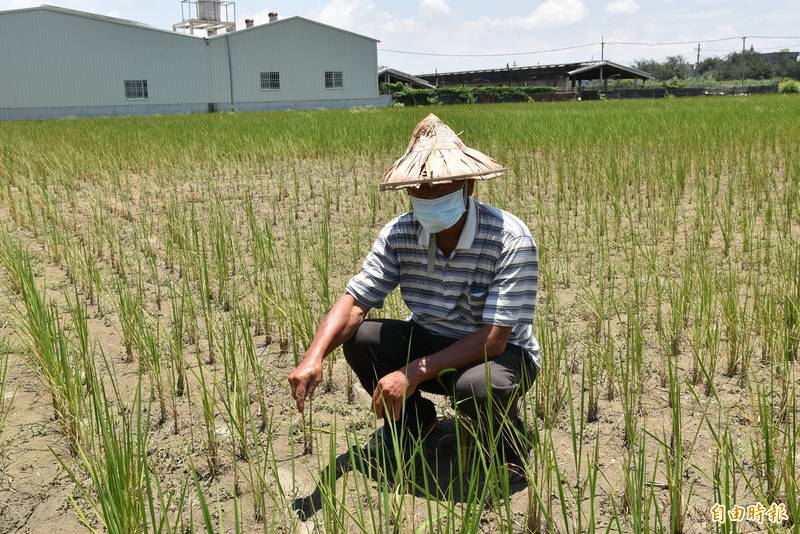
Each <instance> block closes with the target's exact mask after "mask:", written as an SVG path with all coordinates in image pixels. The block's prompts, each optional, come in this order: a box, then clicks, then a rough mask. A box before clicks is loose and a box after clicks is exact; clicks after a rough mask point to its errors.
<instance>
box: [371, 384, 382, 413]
mask: <svg viewBox="0 0 800 534" xmlns="http://www.w3.org/2000/svg"><path fill="white" fill-rule="evenodd" d="M372 410H373V411H374V412H375V417H377V418H378V419H380V418H382V417H383V395H381V388H380V386H377V387H376V388H375V391H374V392H373V393H372Z"/></svg>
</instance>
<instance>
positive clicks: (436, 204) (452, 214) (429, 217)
mask: <svg viewBox="0 0 800 534" xmlns="http://www.w3.org/2000/svg"><path fill="white" fill-rule="evenodd" d="M409 198H411V206H412V208H413V209H414V218H415V219H417V220H418V221H419V223H420V224H421V225H422V227H423V228H425V230H427V231H428V233H429V234H435V233H437V232H441V231H442V230H446V229H448V228H450V227H451V226H453V225H454V224H456V223H457V222H458V220H459V219H460V218H461V216H462V215H463V214H464V211H465V210H466V207H465V202H466V188H462V189H459V190H458V191H453V192H452V193H450V194H449V195H445V196H443V197H439V198H431V199H424V198H416V197H413V196H411V195H409Z"/></svg>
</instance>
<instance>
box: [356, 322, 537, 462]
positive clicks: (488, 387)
mask: <svg viewBox="0 0 800 534" xmlns="http://www.w3.org/2000/svg"><path fill="white" fill-rule="evenodd" d="M456 341H457V340H456V339H453V338H449V337H445V336H440V335H436V334H433V333H431V332H429V331H427V330H425V329H424V328H423V327H421V326H420V325H417V324H414V323H412V322H410V321H399V320H395V319H373V320H366V321H364V322H363V323H361V325H360V326H359V328H358V331H356V333H355V335H353V337H352V338H350V339H349V340H348V341H347V342H346V343H345V344H344V346H343V349H344V356H345V359H346V360H347V363H348V364H350V367H351V368H352V369H353V372H355V374H356V376H358V380H359V381H360V382H361V385H362V386H364V389H366V390H367V392H368V393H369V394H370V395H371V394H372V392H373V391H374V390H375V387H376V386H377V384H378V380H380V378H382V377H383V376H385V375H387V374H389V373H391V372H393V371H396V370H398V369H400V368H401V367H403V366H404V365H406V363H407V362H410V361H413V360H416V359H417V358H421V357H423V356H428V355H431V354H433V353H435V352H437V351H439V350H441V349H443V348H445V347H447V346H449V345H451V344H452V343H454V342H456ZM535 377H536V366H535V365H534V364H533V362H531V360H530V358H529V357H528V356H527V355H526V354H525V352H524V351H523V350H522V349H521V348H520V347H517V346H515V345H511V344H508V345H507V346H506V350H505V352H503V353H502V354H500V355H498V356H496V357H494V358H491V359H488V360H483V361H479V362H477V363H474V364H471V365H468V366H466V367H463V368H461V369H455V370H449V371H443V372H442V373H440V374H439V377H438V378H436V379H432V380H428V381H426V382H423V383H421V384H420V385H419V387H418V388H417V391H415V392H414V394H413V395H411V396H409V397H408V398H407V399H406V402H405V406H404V410H403V414H402V416H401V418H400V421H399V423H400V425H401V426H402V427H404V432H405V433H406V434H407V435H409V436H414V435H418V434H419V432H420V430H421V429H424V428H427V427H428V425H430V424H431V423H433V422H434V421H435V420H436V409H435V408H434V405H433V402H431V401H430V400H429V399H425V398H423V397H422V395H421V394H420V390H421V391H425V392H427V393H435V394H439V395H448V396H449V397H450V398H451V400H452V401H453V403H454V405H455V407H456V410H457V411H458V412H459V413H461V414H464V415H466V416H468V417H469V418H470V419H472V420H473V421H474V422H476V423H478V425H479V426H480V427H481V429H482V430H483V431H484V432H485V431H487V430H488V427H491V428H492V430H493V432H492V433H493V434H494V435H495V436H497V435H498V432H502V434H501V436H502V439H501V440H499V444H500V445H501V447H502V449H503V453H504V454H506V455H509V454H513V453H514V452H517V453H519V454H521V452H520V451H519V449H520V447H519V445H515V442H516V439H515V436H518V435H519V430H520V429H521V425H520V422H519V416H518V412H517V400H518V399H519V397H520V396H521V395H522V394H523V393H525V392H526V391H527V390H528V388H529V387H530V386H531V384H532V383H533V380H534V379H535ZM489 414H491V418H490V417H489ZM509 425H512V426H516V429H514V428H511V427H510V426H509ZM482 433H483V432H482ZM487 435H488V434H487Z"/></svg>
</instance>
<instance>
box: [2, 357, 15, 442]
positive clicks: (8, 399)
mask: <svg viewBox="0 0 800 534" xmlns="http://www.w3.org/2000/svg"><path fill="white" fill-rule="evenodd" d="M1 357H2V360H0V432H2V431H3V427H4V426H5V423H6V419H7V418H8V413H9V412H10V411H11V406H12V405H13V403H14V396H15V394H16V392H15V393H9V392H8V391H7V390H6V389H7V388H8V359H9V357H8V354H3V355H2V356H1Z"/></svg>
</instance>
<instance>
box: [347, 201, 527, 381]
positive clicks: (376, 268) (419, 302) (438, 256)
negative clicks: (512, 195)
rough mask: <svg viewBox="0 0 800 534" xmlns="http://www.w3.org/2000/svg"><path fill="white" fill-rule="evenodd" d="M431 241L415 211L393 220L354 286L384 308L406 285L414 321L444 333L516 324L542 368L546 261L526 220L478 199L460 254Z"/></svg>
mask: <svg viewBox="0 0 800 534" xmlns="http://www.w3.org/2000/svg"><path fill="white" fill-rule="evenodd" d="M429 242H430V239H429V236H428V232H427V231H426V230H425V229H424V228H423V227H422V225H421V224H420V223H419V222H418V221H417V220H416V219H415V218H414V213H413V212H408V213H405V214H403V215H400V216H399V217H397V218H395V219H393V220H392V221H390V222H389V223H388V224H387V225H386V226H384V227H383V229H382V230H381V232H380V234H378V238H377V239H376V240H375V244H374V245H373V246H372V250H371V251H370V252H369V254H368V255H367V258H366V259H365V260H364V266H363V268H362V270H361V272H360V273H358V274H357V275H355V276H354V277H353V278H351V279H350V282H349V283H348V284H347V288H346V291H347V292H348V293H349V294H350V295H352V296H353V298H355V299H356V300H357V301H358V302H360V303H361V304H363V305H365V306H367V307H369V308H381V307H383V301H384V299H385V298H386V296H387V295H388V294H389V293H390V292H391V291H392V290H393V289H394V288H395V287H397V286H398V285H399V286H400V294H401V295H402V297H403V301H404V302H405V304H406V306H407V307H408V309H409V310H411V315H410V316H409V317H408V319H410V320H412V321H414V322H415V323H417V324H419V325H421V326H423V327H424V328H426V329H427V330H429V331H431V332H433V333H434V334H439V335H442V336H447V337H452V338H462V337H464V336H466V335H468V334H471V333H472V332H475V331H476V330H478V329H480V328H481V327H483V326H484V325H487V324H489V325H498V326H510V327H512V329H511V335H510V336H509V339H508V342H509V343H512V344H514V345H517V346H519V347H522V348H523V349H524V350H525V351H526V352H527V353H528V354H529V356H530V357H531V358H532V359H533V362H534V363H535V364H536V366H537V368H538V367H540V366H541V356H540V353H539V344H538V342H537V341H536V337H535V336H534V334H533V317H534V312H535V309H536V292H537V286H538V281H539V262H538V258H537V253H536V243H535V242H534V240H533V237H531V233H530V230H528V227H527V226H525V223H523V222H522V221H520V220H519V219H518V218H517V217H515V216H514V215H512V214H510V213H508V212H506V211H503V210H501V209H498V208H495V207H493V206H490V205H488V204H484V203H482V202H480V201H478V200H476V199H474V198H471V197H470V199H469V204H468V212H467V220H466V222H465V224H464V228H463V230H462V232H461V237H460V238H459V241H458V244H457V245H456V248H455V250H454V251H453V253H452V254H451V255H450V256H449V257H447V256H445V255H444V253H443V252H442V251H441V250H439V248H438V247H436V248H435V250H434V249H433V248H431V249H430V250H429V247H428V245H429ZM429 258H430V259H433V261H429Z"/></svg>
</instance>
